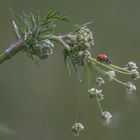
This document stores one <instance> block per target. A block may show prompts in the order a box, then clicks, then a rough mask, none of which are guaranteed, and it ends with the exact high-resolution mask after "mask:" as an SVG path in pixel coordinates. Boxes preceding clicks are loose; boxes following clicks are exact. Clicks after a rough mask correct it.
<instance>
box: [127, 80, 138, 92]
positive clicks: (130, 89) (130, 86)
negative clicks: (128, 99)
mask: <svg viewBox="0 0 140 140" xmlns="http://www.w3.org/2000/svg"><path fill="white" fill-rule="evenodd" d="M125 90H126V93H129V94H132V93H133V91H135V90H136V86H135V85H134V84H133V83H132V82H127V83H126V85H125Z"/></svg>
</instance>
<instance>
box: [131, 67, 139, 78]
mask: <svg viewBox="0 0 140 140" xmlns="http://www.w3.org/2000/svg"><path fill="white" fill-rule="evenodd" d="M131 78H132V79H133V80H138V79H139V78H140V73H139V72H138V71H137V70H136V69H133V70H131Z"/></svg>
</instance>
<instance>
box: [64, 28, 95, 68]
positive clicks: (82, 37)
mask: <svg viewBox="0 0 140 140" xmlns="http://www.w3.org/2000/svg"><path fill="white" fill-rule="evenodd" d="M64 40H65V42H66V43H67V44H68V45H69V46H70V52H71V54H70V56H71V61H72V62H73V64H77V65H81V66H84V65H85V61H86V60H87V58H88V57H89V56H91V47H92V46H93V45H94V39H93V35H92V32H91V31H90V30H89V29H88V28H87V26H83V27H81V28H80V29H79V30H77V31H75V32H73V33H70V34H68V35H67V36H66V37H65V38H64Z"/></svg>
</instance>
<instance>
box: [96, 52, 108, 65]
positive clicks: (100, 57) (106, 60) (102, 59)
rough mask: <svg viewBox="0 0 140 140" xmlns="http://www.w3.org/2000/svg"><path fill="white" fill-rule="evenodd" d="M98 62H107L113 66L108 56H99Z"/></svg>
mask: <svg viewBox="0 0 140 140" xmlns="http://www.w3.org/2000/svg"><path fill="white" fill-rule="evenodd" d="M97 60H98V61H100V62H106V63H107V64H111V60H110V59H109V57H108V56H107V55H106V54H99V55H98V56H97Z"/></svg>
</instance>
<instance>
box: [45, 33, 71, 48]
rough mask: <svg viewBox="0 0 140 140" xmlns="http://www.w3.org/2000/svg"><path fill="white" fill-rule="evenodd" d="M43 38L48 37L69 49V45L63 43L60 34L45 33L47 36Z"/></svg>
mask: <svg viewBox="0 0 140 140" xmlns="http://www.w3.org/2000/svg"><path fill="white" fill-rule="evenodd" d="M44 38H45V39H46V38H48V39H50V40H52V41H54V42H57V43H59V44H60V45H61V46H62V47H64V48H65V49H66V50H68V51H69V50H70V48H69V45H68V44H67V43H65V41H63V39H62V37H61V36H55V35H47V36H44Z"/></svg>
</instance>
